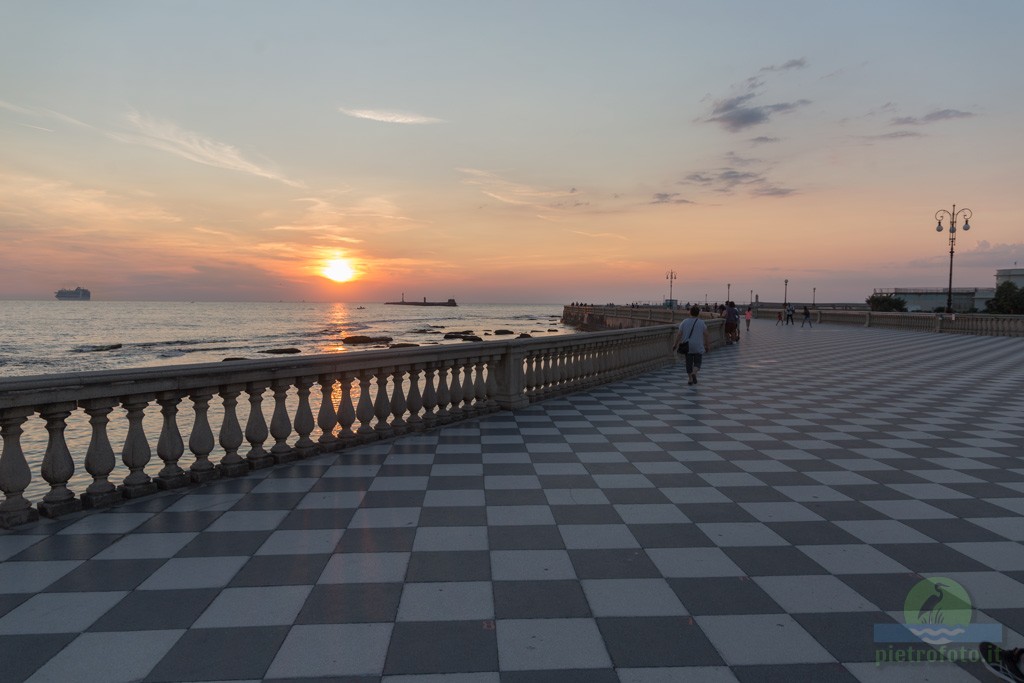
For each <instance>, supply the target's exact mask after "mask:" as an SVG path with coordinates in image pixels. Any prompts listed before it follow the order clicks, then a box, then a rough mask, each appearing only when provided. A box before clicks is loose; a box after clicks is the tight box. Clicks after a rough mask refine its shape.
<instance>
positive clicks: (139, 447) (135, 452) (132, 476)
mask: <svg viewBox="0 0 1024 683" xmlns="http://www.w3.org/2000/svg"><path fill="white" fill-rule="evenodd" d="M151 398H155V397H150V396H128V397H125V398H122V399H121V405H122V406H124V409H125V410H126V411H127V412H128V434H127V435H126V436H125V439H124V448H123V449H122V450H121V462H123V463H124V465H125V467H127V468H128V476H126V477H125V478H124V483H122V484H121V487H120V490H121V494H122V495H123V496H124V497H125V498H139V497H141V496H148V495H150V494H151V493H155V492H156V483H155V482H154V481H153V480H152V479H151V478H150V476H149V475H148V474H146V465H148V464H149V461H150V459H152V457H153V451H152V449H151V448H150V447H149V439H147V438H146V430H145V428H144V427H143V426H142V419H143V417H144V416H145V410H146V406H148V405H149V402H150V400H151Z"/></svg>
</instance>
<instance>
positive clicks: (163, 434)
mask: <svg viewBox="0 0 1024 683" xmlns="http://www.w3.org/2000/svg"><path fill="white" fill-rule="evenodd" d="M181 398H182V394H181V393H179V392H172V391H168V392H162V393H159V394H157V395H156V402H157V403H158V404H159V405H160V415H161V418H162V424H161V427H160V436H159V438H158V439H157V441H156V455H157V457H158V458H160V460H162V461H163V463H164V466H163V468H162V469H161V470H160V472H159V474H157V477H156V486H157V488H159V489H164V490H167V489H176V488H181V487H182V486H185V485H186V484H188V483H189V482H190V481H191V479H190V478H189V475H187V474H186V473H185V471H184V470H183V469H181V467H180V466H179V465H178V461H179V460H181V456H182V455H184V454H185V442H184V441H182V440H181V432H180V431H179V430H178V419H177V415H178V404H179V403H181Z"/></svg>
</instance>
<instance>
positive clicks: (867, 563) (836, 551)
mask: <svg viewBox="0 0 1024 683" xmlns="http://www.w3.org/2000/svg"><path fill="white" fill-rule="evenodd" d="M798 547H799V548H800V550H801V551H803V553H804V554H805V555H807V556H808V557H810V558H811V559H812V560H814V561H815V562H817V563H818V564H820V565H821V566H822V567H824V568H825V569H827V570H828V571H830V572H832V573H833V574H898V573H912V572H911V571H910V570H909V569H907V568H906V567H904V566H903V565H902V564H900V563H899V562H897V561H896V560H894V559H892V558H890V557H889V556H888V555H886V554H884V553H882V552H881V551H878V550H875V549H874V548H872V547H871V546H869V545H804V546H798Z"/></svg>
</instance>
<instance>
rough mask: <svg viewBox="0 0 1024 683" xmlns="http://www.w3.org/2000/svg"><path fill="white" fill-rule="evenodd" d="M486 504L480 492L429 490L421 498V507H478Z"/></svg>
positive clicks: (482, 493) (484, 497)
mask: <svg viewBox="0 0 1024 683" xmlns="http://www.w3.org/2000/svg"><path fill="white" fill-rule="evenodd" d="M485 504H486V496H485V495H484V492H483V491H480V490H476V491H474V490H471V489H470V490H461V489H460V490H439V491H435V490H430V491H427V494H426V496H424V498H423V507H478V506H483V505H485Z"/></svg>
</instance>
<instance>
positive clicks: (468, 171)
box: [456, 168, 586, 208]
mask: <svg viewBox="0 0 1024 683" xmlns="http://www.w3.org/2000/svg"><path fill="white" fill-rule="evenodd" d="M456 170H457V171H458V172H459V173H462V174H463V176H465V177H464V178H463V181H462V182H464V183H466V184H467V185H474V186H476V187H478V188H479V189H480V192H482V193H483V194H484V195H486V196H488V197H490V198H492V199H495V200H497V201H499V202H503V203H505V204H514V205H520V206H532V207H535V208H552V207H557V206H561V204H560V203H559V200H561V199H562V198H564V197H568V196H570V195H571V196H573V197H574V198H575V197H576V196H578V195H579V194H580V192H579V190H577V189H576V188H575V187H574V188H571V189H569V190H545V189H541V188H536V187H531V186H529V185H525V184H523V183H517V182H514V181H511V180H506V179H505V178H502V177H501V176H500V175H498V174H497V173H493V172H491V171H484V170H481V169H477V168H459V169H456ZM585 205H586V204H585V203H584V202H580V201H579V200H576V201H575V202H573V206H585Z"/></svg>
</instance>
